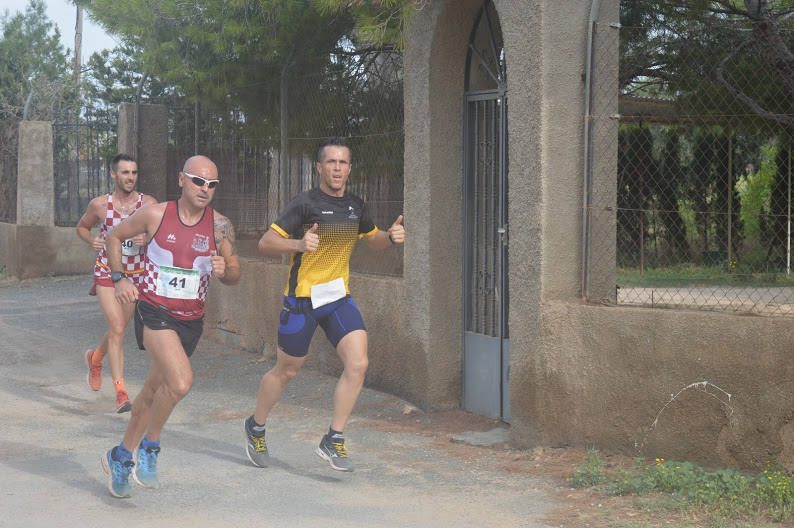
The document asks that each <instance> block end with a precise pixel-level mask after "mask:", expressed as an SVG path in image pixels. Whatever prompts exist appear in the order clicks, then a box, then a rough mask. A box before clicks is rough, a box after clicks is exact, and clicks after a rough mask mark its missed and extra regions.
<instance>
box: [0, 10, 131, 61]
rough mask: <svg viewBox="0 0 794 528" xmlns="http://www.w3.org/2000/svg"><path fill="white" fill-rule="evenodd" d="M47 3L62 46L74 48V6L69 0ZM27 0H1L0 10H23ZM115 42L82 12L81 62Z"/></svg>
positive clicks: (12, 12)
mask: <svg viewBox="0 0 794 528" xmlns="http://www.w3.org/2000/svg"><path fill="white" fill-rule="evenodd" d="M44 1H45V3H46V4H47V16H48V17H49V18H50V20H52V21H53V22H55V24H57V26H58V29H59V30H60V31H61V41H62V42H63V47H64V48H69V49H74V22H75V14H76V8H75V6H74V4H72V3H71V2H70V1H69V0H44ZM27 5H28V0H2V2H0V12H5V10H6V9H8V11H9V12H10V13H11V14H12V15H13V14H14V13H15V12H17V11H25V7H26V6H27ZM114 47H116V42H115V41H114V40H113V39H112V38H111V37H110V35H108V34H107V33H105V31H104V30H103V29H102V28H101V27H100V26H99V25H97V24H95V23H94V22H92V21H91V19H90V18H89V16H88V13H86V12H85V11H84V12H83V49H82V53H81V55H82V57H83V62H85V61H86V60H88V57H90V56H91V54H92V53H93V52H95V51H100V50H102V49H105V48H107V49H112V48H114Z"/></svg>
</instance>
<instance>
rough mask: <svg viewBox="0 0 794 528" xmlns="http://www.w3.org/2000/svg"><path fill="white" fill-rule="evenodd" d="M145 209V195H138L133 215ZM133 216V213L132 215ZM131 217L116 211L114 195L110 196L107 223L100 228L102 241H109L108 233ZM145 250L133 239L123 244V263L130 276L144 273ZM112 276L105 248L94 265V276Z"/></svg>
mask: <svg viewBox="0 0 794 528" xmlns="http://www.w3.org/2000/svg"><path fill="white" fill-rule="evenodd" d="M141 207H143V193H138V201H137V202H135V209H134V210H133V213H134V212H135V211H137V210H138V209H140V208H141ZM130 214H132V213H130ZM128 216H129V215H123V214H121V213H120V212H118V211H116V209H115V208H114V207H113V195H112V194H108V207H107V209H106V210H105V221H104V222H102V223H101V224H100V226H99V232H100V234H101V235H102V239H107V237H108V233H109V232H110V231H111V230H112V229H113V228H114V227H116V226H117V225H119V224H120V223H121V221H122V220H124V219H125V218H127V217H128ZM144 253H145V249H144V247H143V246H136V245H135V244H134V243H133V241H132V239H129V240H125V241H124V242H122V244H121V263H122V264H123V265H124V272H125V273H126V274H127V275H128V276H129V275H136V274H139V273H143V255H144ZM106 275H107V276H110V266H109V265H108V253H107V249H106V248H105V247H102V249H101V250H100V251H99V253H98V254H97V257H96V263H95V264H94V276H95V277H104V276H106Z"/></svg>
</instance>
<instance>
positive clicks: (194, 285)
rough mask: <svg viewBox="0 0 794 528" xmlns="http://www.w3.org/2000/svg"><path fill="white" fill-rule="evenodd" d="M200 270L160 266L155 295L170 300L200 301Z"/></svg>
mask: <svg viewBox="0 0 794 528" xmlns="http://www.w3.org/2000/svg"><path fill="white" fill-rule="evenodd" d="M199 282H200V275H199V271H198V270H194V269H184V268H172V267H169V266H160V270H159V273H158V274H157V282H156V283H155V285H156V289H155V293H156V294H157V295H160V296H162V297H168V298H169V299H198V290H199Z"/></svg>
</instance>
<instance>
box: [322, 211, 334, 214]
mask: <svg viewBox="0 0 794 528" xmlns="http://www.w3.org/2000/svg"><path fill="white" fill-rule="evenodd" d="M320 212H321V213H322V214H334V212H333V211H320Z"/></svg>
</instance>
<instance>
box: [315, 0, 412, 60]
mask: <svg viewBox="0 0 794 528" xmlns="http://www.w3.org/2000/svg"><path fill="white" fill-rule="evenodd" d="M315 2H316V4H317V5H318V7H319V8H320V9H321V10H322V11H323V12H328V13H335V12H340V11H343V10H346V9H350V10H352V12H353V14H354V15H355V17H356V35H357V37H358V38H359V39H360V40H361V41H362V42H365V43H368V44H371V45H373V46H376V47H385V46H393V47H395V48H397V49H403V47H404V46H405V30H406V27H407V26H408V24H409V23H410V22H411V19H412V18H413V17H414V15H415V14H416V12H417V11H418V10H419V9H420V8H421V7H422V5H423V4H425V1H423V0H375V1H371V0H352V1H350V0H315Z"/></svg>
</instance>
